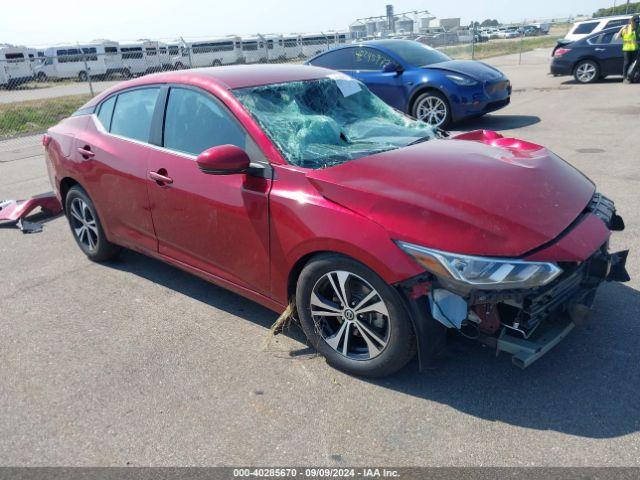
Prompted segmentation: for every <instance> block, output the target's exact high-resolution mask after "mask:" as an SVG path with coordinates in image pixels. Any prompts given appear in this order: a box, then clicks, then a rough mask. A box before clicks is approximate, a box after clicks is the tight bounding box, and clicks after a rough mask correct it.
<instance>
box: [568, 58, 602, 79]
mask: <svg viewBox="0 0 640 480" xmlns="http://www.w3.org/2000/svg"><path fill="white" fill-rule="evenodd" d="M573 78H575V79H576V82H578V83H583V84H587V83H594V82H597V81H598V79H599V78H600V65H598V62H596V61H594V60H580V61H579V62H578V63H577V64H576V66H575V68H574V69H573Z"/></svg>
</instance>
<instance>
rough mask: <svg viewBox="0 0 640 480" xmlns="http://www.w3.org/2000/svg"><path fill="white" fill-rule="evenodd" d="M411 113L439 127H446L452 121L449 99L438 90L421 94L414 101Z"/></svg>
mask: <svg viewBox="0 0 640 480" xmlns="http://www.w3.org/2000/svg"><path fill="white" fill-rule="evenodd" d="M411 114H412V115H413V116H414V117H415V118H417V119H418V120H422V121H423V122H426V123H428V124H429V125H431V126H433V127H437V128H446V127H447V126H448V125H449V124H450V123H451V108H449V101H448V100H447V97H445V96H444V95H443V94H442V93H440V92H436V91H428V92H425V93H422V94H420V95H419V96H418V98H416V99H415V101H414V102H413V108H412V109H411Z"/></svg>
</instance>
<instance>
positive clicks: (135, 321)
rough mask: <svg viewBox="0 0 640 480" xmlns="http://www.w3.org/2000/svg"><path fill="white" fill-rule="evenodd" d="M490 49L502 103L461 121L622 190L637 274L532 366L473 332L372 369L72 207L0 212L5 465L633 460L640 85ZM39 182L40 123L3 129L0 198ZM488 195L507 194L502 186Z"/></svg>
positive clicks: (638, 391)
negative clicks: (77, 231)
mask: <svg viewBox="0 0 640 480" xmlns="http://www.w3.org/2000/svg"><path fill="white" fill-rule="evenodd" d="M548 58H549V52H547V51H536V52H532V53H530V54H527V55H526V65H524V66H521V67H517V66H514V64H515V63H516V62H514V57H504V58H499V59H494V60H493V61H492V63H494V64H495V65H498V66H505V65H506V66H505V67H504V71H505V72H506V73H507V74H508V75H509V76H510V77H511V79H512V82H513V84H514V89H515V92H514V96H513V103H512V105H511V106H509V107H508V108H507V109H505V110H503V111H501V112H499V113H497V114H494V115H491V116H489V117H486V118H485V119H481V120H477V121H474V122H472V123H465V124H463V125H460V126H458V127H457V128H459V129H461V130H471V129H475V128H486V129H496V130H500V131H503V132H506V133H507V134H509V135H516V136H519V137H521V138H525V139H527V140H531V141H533V142H537V143H541V144H543V145H546V146H548V147H549V148H551V149H552V150H554V151H555V152H556V153H558V154H559V155H561V156H562V157H564V158H565V159H567V160H568V161H569V162H571V163H572V164H574V165H575V166H576V167H578V168H580V169H581V170H583V171H584V172H585V173H586V174H587V175H589V176H590V177H591V178H592V179H593V180H594V181H596V182H597V183H598V185H599V189H600V191H602V192H603V193H604V194H606V195H608V196H610V197H612V198H614V199H615V200H616V202H617V205H618V209H619V211H620V213H621V214H622V215H623V217H624V218H625V221H626V223H627V229H626V231H624V232H622V233H621V234H616V235H614V239H613V248H616V249H623V248H631V249H632V256H631V257H630V261H629V271H630V273H631V275H632V277H633V280H632V282H630V283H628V284H626V285H619V284H609V285H605V286H604V288H602V290H601V291H600V294H599V296H598V298H597V300H596V305H595V312H594V315H593V317H592V319H591V320H590V321H589V322H588V323H586V324H585V325H582V326H580V327H578V328H576V330H574V332H573V333H572V334H571V336H570V337H569V338H567V339H566V340H565V341H564V342H563V343H562V344H561V345H560V346H558V348H556V349H555V350H554V351H552V352H551V353H549V354H548V355H547V356H546V357H544V358H543V359H542V360H540V361H539V362H537V363H535V364H534V365H533V366H532V367H530V368H529V369H527V370H525V371H520V370H518V369H517V368H515V367H514V366H512V365H511V362H510V359H509V358H508V356H506V355H503V356H500V357H498V358H496V357H495V355H494V353H493V352H492V351H491V350H489V349H487V348H482V347H481V346H479V345H477V344H473V343H469V344H468V343H464V342H456V343H454V344H453V345H451V347H450V349H449V351H448V353H447V355H446V357H445V358H444V359H443V360H442V361H441V363H440V365H439V367H438V368H437V369H435V370H431V371H428V372H424V373H418V372H417V367H416V364H415V363H414V364H411V365H410V366H409V367H408V368H406V369H405V370H403V371H402V372H401V373H400V374H398V375H396V376H395V377H392V378H388V379H385V380H381V381H373V382H372V381H366V380H362V379H359V378H353V377H349V376H347V375H344V374H342V373H340V372H337V371H335V370H333V369H331V368H330V367H328V366H327V365H326V363H325V362H324V361H323V360H322V359H321V358H318V357H315V356H314V355H313V354H312V352H310V351H309V350H308V349H307V348H306V345H305V343H304V340H303V338H302V336H301V334H300V332H299V331H297V330H295V329H294V330H293V331H291V332H290V333H289V335H287V336H280V337H277V339H276V340H273V341H271V342H267V341H266V338H267V333H268V329H269V326H270V325H271V324H272V323H273V322H274V320H275V318H276V315H275V314H273V313H272V312H270V311H268V310H265V309H264V308H262V307H260V306H258V305H256V304H254V303H251V302H249V301H247V300H244V299H243V298H241V297H238V296H236V295H234V294H232V293H229V292H227V291H224V290H222V289H219V288H217V287H215V286H212V285H210V284H207V283H205V282H204V281H201V280H199V279H197V278H195V277H192V276H190V275H188V274H185V273H182V272H180V271H178V270H176V269H174V268H172V267H169V266H166V265H164V264H162V263H160V262H157V261H154V260H151V259H148V258H145V257H143V256H141V255H138V254H135V253H131V252H126V253H125V254H124V255H123V256H122V258H121V259H120V260H119V261H118V262H117V263H111V264H109V265H97V264H93V263H91V262H89V261H87V260H86V258H85V257H84V256H83V255H82V254H81V252H80V250H79V249H78V248H77V247H76V245H75V243H74V241H73V239H72V237H71V234H70V232H69V229H68V226H67V224H66V221H65V220H64V218H62V217H58V218H55V219H52V220H50V221H47V223H46V225H45V229H44V232H42V233H39V234H33V235H23V234H22V233H21V232H20V231H18V230H16V229H13V228H2V229H0V279H1V281H0V464H1V465H82V466H88V465H122V466H124V465H338V466H339V465H365V466H367V465H368V466H371V465H395V466H402V465H413V466H423V465H424V466H434V465H435V466H442V465H456V466H460V465H465V466H470V465H497V466H500V465H511V466H515V465H518V466H524V465H541V466H551V465H576V466H586V465H589V466H603V465H618V466H632V465H633V466H640V433H639V430H640V415H639V413H638V412H640V372H639V366H640V349H639V347H638V345H639V343H638V338H639V337H640V325H639V324H638V319H639V318H640V292H639V291H638V290H639V288H640V280H639V279H640V261H638V258H639V257H638V255H639V252H640V242H639V241H638V239H639V238H640V228H639V225H640V209H639V208H638V203H639V201H640V195H639V193H638V192H639V187H640V169H639V167H638V161H639V155H638V152H639V151H640V135H638V131H637V125H638V123H637V119H638V112H639V111H640V85H623V84H621V83H619V81H618V80H615V81H613V80H612V81H606V82H603V83H600V84H596V85H591V86H582V85H576V84H574V83H572V82H571V79H569V78H553V77H550V76H548V75H547V72H548ZM48 190H50V186H49V184H48V180H47V176H46V169H45V166H44V163H43V159H42V155H41V147H40V146H39V138H31V139H17V140H14V141H9V142H4V143H0V199H1V198H24V197H27V196H30V195H33V194H37V193H41V192H44V191H48ZM496 195H499V192H496Z"/></svg>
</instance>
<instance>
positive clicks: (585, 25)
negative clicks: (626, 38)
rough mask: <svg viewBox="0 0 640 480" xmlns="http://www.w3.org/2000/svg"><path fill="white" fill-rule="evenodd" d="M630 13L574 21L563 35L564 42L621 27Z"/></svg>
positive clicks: (626, 21) (627, 19) (627, 21)
mask: <svg viewBox="0 0 640 480" xmlns="http://www.w3.org/2000/svg"><path fill="white" fill-rule="evenodd" d="M631 16H632V15H616V16H612V17H601V18H594V19H592V20H583V21H581V22H576V23H574V24H573V27H571V30H569V33H567V35H566V36H565V37H564V41H565V42H575V41H577V40H582V39H583V38H585V37H587V36H589V35H592V34H596V33H598V32H601V31H603V30H607V29H609V28H612V27H618V29H620V28H622V27H623V26H624V25H626V24H627V23H629V19H630V18H631Z"/></svg>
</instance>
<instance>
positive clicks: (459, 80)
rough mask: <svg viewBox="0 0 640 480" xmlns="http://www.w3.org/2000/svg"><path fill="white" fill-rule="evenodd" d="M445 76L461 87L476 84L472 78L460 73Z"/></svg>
mask: <svg viewBox="0 0 640 480" xmlns="http://www.w3.org/2000/svg"><path fill="white" fill-rule="evenodd" d="M447 78H448V79H449V80H451V81H452V82H453V83H455V84H456V85H460V86H462V87H472V86H474V85H477V84H478V82H476V81H475V80H474V79H472V78H469V77H463V76H462V75H447Z"/></svg>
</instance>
